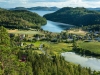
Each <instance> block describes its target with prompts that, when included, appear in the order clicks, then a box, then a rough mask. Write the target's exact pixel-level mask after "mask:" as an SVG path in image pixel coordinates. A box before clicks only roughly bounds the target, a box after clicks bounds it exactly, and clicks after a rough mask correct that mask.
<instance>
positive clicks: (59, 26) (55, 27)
mask: <svg viewBox="0 0 100 75" xmlns="http://www.w3.org/2000/svg"><path fill="white" fill-rule="evenodd" d="M31 12H36V13H37V14H39V15H40V16H43V15H45V14H48V13H53V12H55V11H31ZM71 27H73V25H70V24H64V23H59V22H53V21H49V20H47V24H46V25H44V26H42V27H41V28H42V29H43V30H46V31H50V32H58V33H59V32H61V31H63V30H66V29H69V28H71Z"/></svg>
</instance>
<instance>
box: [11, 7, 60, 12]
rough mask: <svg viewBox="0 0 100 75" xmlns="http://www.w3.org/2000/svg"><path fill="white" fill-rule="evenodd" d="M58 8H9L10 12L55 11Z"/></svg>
mask: <svg viewBox="0 0 100 75" xmlns="http://www.w3.org/2000/svg"><path fill="white" fill-rule="evenodd" d="M58 9H60V8H58V7H41V6H38V7H30V8H25V7H16V8H11V9H10V10H43V11H56V10H58Z"/></svg>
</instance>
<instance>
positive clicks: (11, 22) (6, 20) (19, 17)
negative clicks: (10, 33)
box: [0, 8, 46, 28]
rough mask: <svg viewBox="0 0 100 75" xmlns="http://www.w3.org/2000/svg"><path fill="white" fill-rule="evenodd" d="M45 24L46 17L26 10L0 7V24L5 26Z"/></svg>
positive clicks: (22, 26) (16, 26)
mask: <svg viewBox="0 0 100 75" xmlns="http://www.w3.org/2000/svg"><path fill="white" fill-rule="evenodd" d="M45 24H46V19H45V18H43V17H41V16H39V15H38V14H37V13H33V12H30V11H27V10H6V9H2V8H0V25H2V26H4V27H7V28H25V27H33V28H34V27H38V26H41V25H45Z"/></svg>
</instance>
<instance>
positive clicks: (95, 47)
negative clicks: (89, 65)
mask: <svg viewBox="0 0 100 75" xmlns="http://www.w3.org/2000/svg"><path fill="white" fill-rule="evenodd" d="M77 45H78V46H79V47H80V48H83V49H86V50H90V51H91V52H94V53H100V42H96V41H94V42H84V41H78V42H77Z"/></svg>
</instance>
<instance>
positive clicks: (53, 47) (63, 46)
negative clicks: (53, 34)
mask: <svg viewBox="0 0 100 75" xmlns="http://www.w3.org/2000/svg"><path fill="white" fill-rule="evenodd" d="M25 43H26V44H27V45H28V44H31V42H25ZM32 44H34V47H40V44H44V45H45V47H46V48H47V49H46V50H47V52H48V53H50V54H51V55H53V54H54V55H55V54H56V55H58V54H60V53H62V52H67V51H71V50H72V44H68V43H58V44H56V43H51V42H46V41H37V42H35V43H32ZM44 50H45V49H44Z"/></svg>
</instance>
